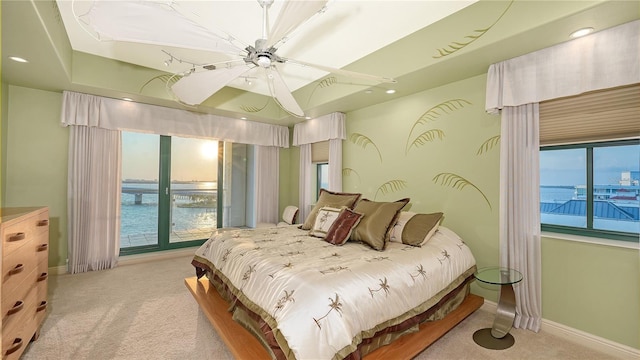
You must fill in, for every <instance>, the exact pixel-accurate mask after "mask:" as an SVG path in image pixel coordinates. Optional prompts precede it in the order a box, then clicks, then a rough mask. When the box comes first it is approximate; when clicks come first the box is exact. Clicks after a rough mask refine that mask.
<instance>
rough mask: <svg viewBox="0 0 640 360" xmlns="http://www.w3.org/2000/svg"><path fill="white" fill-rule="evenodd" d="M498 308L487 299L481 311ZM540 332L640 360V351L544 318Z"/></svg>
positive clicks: (622, 357)
mask: <svg viewBox="0 0 640 360" xmlns="http://www.w3.org/2000/svg"><path fill="white" fill-rule="evenodd" d="M497 308H498V304H497V303H495V302H493V301H489V300H486V299H485V300H484V305H482V307H481V309H483V310H486V311H489V312H492V313H495V312H496V310H497ZM540 331H544V332H546V333H548V334H551V335H554V336H557V337H559V338H562V339H565V340H567V341H571V342H573V343H577V344H580V345H582V346H585V347H588V348H590V349H593V350H596V351H600V352H603V353H605V354H608V355H611V356H615V357H617V358H620V359H628V360H638V359H639V358H640V350H638V349H634V348H632V347H630V346H627V345H623V344H619V343H616V342H614V341H611V340H607V339H605V338H602V337H600V336H596V335H593V334H589V333H587V332H584V331H581V330H578V329H574V328H571V327H569V326H566V325H563V324H560V323H557V322H554V321H551V320H547V319H544V318H543V319H542V329H541V330H540Z"/></svg>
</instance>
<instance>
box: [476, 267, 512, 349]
mask: <svg viewBox="0 0 640 360" xmlns="http://www.w3.org/2000/svg"><path fill="white" fill-rule="evenodd" d="M473 275H474V276H475V278H476V279H477V280H478V281H481V282H483V283H486V284H492V285H500V297H499V299H498V309H497V311H496V316H495V319H494V321H493V327H491V328H486V329H480V330H478V331H476V332H475V333H474V334H473V340H474V341H475V342H476V344H478V345H480V346H482V347H485V348H487V349H493V350H503V349H507V348H509V347H511V346H512V345H513V344H514V343H515V339H514V338H513V335H511V334H509V331H510V330H511V327H512V326H513V320H514V319H515V315H516V296H515V293H514V292H513V284H516V283H518V282H520V281H522V274H521V273H520V272H519V271H517V270H514V269H509V268H503V267H488V268H482V269H479V270H478V271H477V272H475V273H474V274H473Z"/></svg>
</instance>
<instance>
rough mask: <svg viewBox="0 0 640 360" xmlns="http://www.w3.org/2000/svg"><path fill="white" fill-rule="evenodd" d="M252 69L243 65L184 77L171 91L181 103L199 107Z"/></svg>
mask: <svg viewBox="0 0 640 360" xmlns="http://www.w3.org/2000/svg"><path fill="white" fill-rule="evenodd" d="M252 68H253V66H249V65H248V64H242V65H238V66H234V67H223V68H219V69H216V70H207V71H203V72H197V73H193V74H190V75H188V76H184V77H182V78H181V79H180V80H178V81H177V82H176V83H175V84H173V86H171V91H173V93H174V94H175V95H176V97H177V98H178V99H179V100H180V101H181V102H183V103H185V104H188V105H198V104H200V103H202V102H203V101H205V100H207V99H208V98H209V97H210V96H211V95H213V94H215V93H216V92H218V90H220V89H222V88H223V87H225V86H226V85H227V84H228V83H230V82H231V81H232V80H233V79H235V78H237V77H238V76H240V75H242V74H244V73H245V72H247V71H249V70H251V69H252Z"/></svg>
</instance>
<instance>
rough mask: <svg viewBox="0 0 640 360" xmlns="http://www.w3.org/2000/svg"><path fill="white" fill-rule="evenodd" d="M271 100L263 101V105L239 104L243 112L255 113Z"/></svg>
mask: <svg viewBox="0 0 640 360" xmlns="http://www.w3.org/2000/svg"><path fill="white" fill-rule="evenodd" d="M270 101H271V99H267V102H266V103H264V105H262V107H257V106H253V105H240V109H241V110H242V111H244V112H248V113H257V112H260V111H262V110H264V109H265V108H266V107H267V105H269V102H270Z"/></svg>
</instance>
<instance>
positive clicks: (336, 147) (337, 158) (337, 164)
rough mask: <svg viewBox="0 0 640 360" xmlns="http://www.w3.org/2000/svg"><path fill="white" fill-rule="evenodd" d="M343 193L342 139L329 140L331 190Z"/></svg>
mask: <svg viewBox="0 0 640 360" xmlns="http://www.w3.org/2000/svg"><path fill="white" fill-rule="evenodd" d="M328 190H331V191H338V192H340V191H342V139H331V140H329V189H328Z"/></svg>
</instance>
